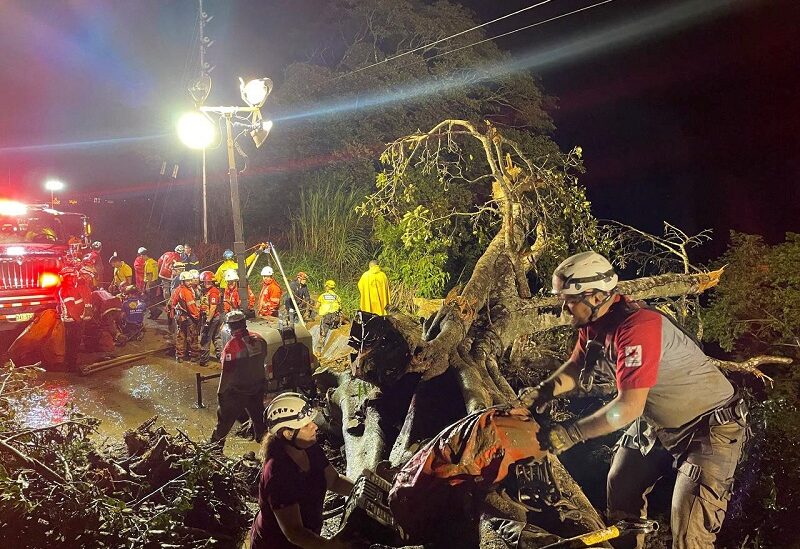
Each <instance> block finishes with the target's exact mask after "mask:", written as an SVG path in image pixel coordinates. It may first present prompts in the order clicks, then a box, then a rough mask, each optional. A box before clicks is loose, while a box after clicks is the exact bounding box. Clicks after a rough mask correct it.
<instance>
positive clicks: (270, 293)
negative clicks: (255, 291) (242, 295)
mask: <svg viewBox="0 0 800 549" xmlns="http://www.w3.org/2000/svg"><path fill="white" fill-rule="evenodd" d="M282 293H283V290H281V287H280V286H278V283H277V282H275V279H274V278H273V279H272V280H270V281H269V282H268V283H267V284H264V285H263V286H262V287H261V294H260V295H259V296H258V314H259V315H261V316H272V315H273V314H274V313H275V312H276V311H277V310H278V307H280V306H281V294H282Z"/></svg>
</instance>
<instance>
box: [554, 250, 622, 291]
mask: <svg viewBox="0 0 800 549" xmlns="http://www.w3.org/2000/svg"><path fill="white" fill-rule="evenodd" d="M618 281H619V277H618V276H617V273H616V272H615V271H614V267H613V266H612V265H611V262H609V261H608V259H606V258H605V257H603V256H602V255H600V254H599V253H597V252H592V251H589V252H581V253H579V254H575V255H573V256H571V257H568V258H567V259H565V260H564V261H562V262H561V264H560V265H559V266H558V267H556V270H555V271H553V290H552V293H554V294H557V295H579V294H583V293H587V292H592V291H595V290H600V291H603V292H610V291H611V290H613V289H614V288H616V287H617V282H618Z"/></svg>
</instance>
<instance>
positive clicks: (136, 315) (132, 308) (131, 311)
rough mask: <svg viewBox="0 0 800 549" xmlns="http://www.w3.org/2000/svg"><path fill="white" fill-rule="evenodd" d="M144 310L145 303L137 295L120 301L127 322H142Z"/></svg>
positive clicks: (145, 308)
mask: <svg viewBox="0 0 800 549" xmlns="http://www.w3.org/2000/svg"><path fill="white" fill-rule="evenodd" d="M146 311H147V303H145V302H144V301H142V300H141V299H139V298H138V297H129V298H128V299H126V300H125V301H123V302H122V314H123V315H124V317H125V321H126V322H127V323H128V324H142V323H143V322H144V313H145V312H146Z"/></svg>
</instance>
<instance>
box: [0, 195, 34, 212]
mask: <svg viewBox="0 0 800 549" xmlns="http://www.w3.org/2000/svg"><path fill="white" fill-rule="evenodd" d="M26 213H28V207H27V206H26V205H25V204H23V203H22V202H16V201H14V200H6V199H2V198H0V215H25V214H26Z"/></svg>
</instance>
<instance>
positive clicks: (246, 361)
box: [211, 311, 267, 450]
mask: <svg viewBox="0 0 800 549" xmlns="http://www.w3.org/2000/svg"><path fill="white" fill-rule="evenodd" d="M225 322H226V323H227V324H228V329H229V330H230V334H231V339H230V340H229V341H228V343H226V344H225V348H224V349H223V350H222V373H221V375H220V378H219V389H218V390H217V402H218V406H217V425H216V427H215V428H214V432H213V433H212V434H211V442H214V443H217V444H218V445H219V448H220V450H221V449H222V448H223V447H224V446H225V437H226V436H228V433H229V432H230V430H231V427H233V424H234V423H236V420H237V419H238V418H239V416H241V415H242V413H243V412H247V415H249V416H250V421H252V423H253V433H254V435H255V439H256V441H259V442H260V441H261V437H262V436H263V435H264V430H265V429H264V389H265V388H266V379H267V378H266V372H265V370H264V361H265V360H266V358H267V342H266V341H264V338H262V337H261V336H260V335H258V334H256V333H254V332H251V331H249V330H248V329H247V321H246V320H245V317H244V313H243V312H241V311H232V312H231V313H229V314H228V316H227V317H226V318H225Z"/></svg>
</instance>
